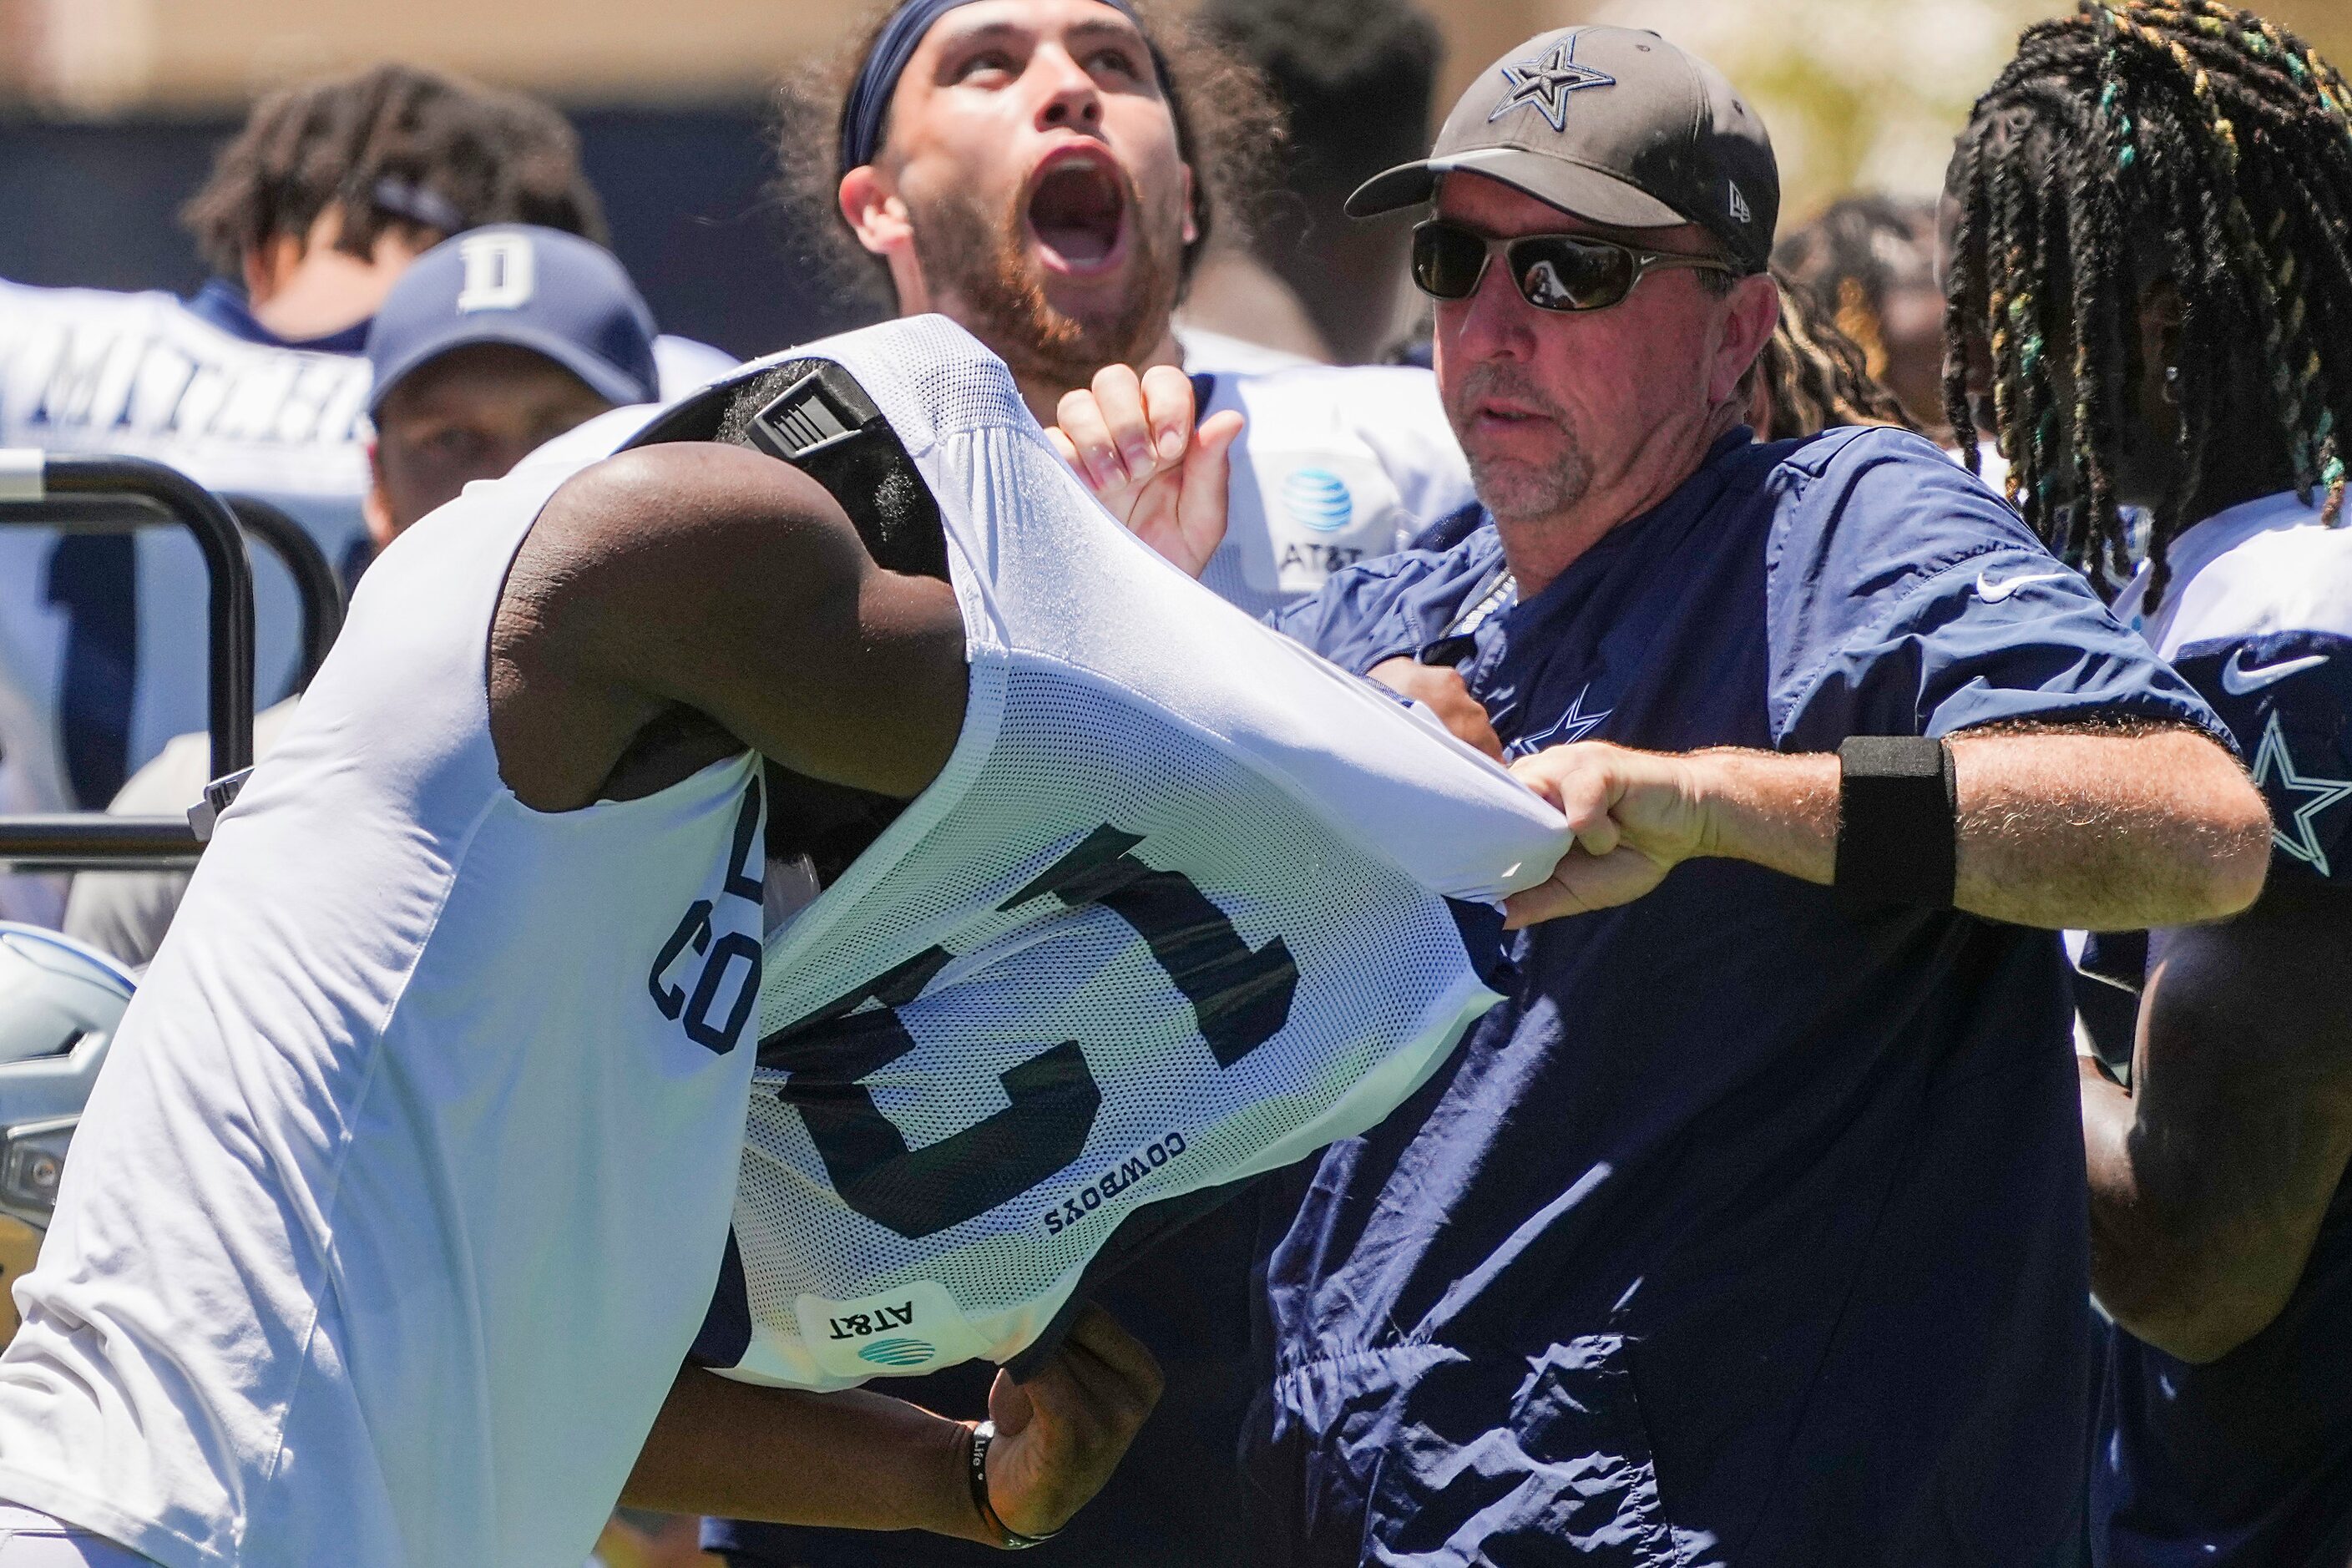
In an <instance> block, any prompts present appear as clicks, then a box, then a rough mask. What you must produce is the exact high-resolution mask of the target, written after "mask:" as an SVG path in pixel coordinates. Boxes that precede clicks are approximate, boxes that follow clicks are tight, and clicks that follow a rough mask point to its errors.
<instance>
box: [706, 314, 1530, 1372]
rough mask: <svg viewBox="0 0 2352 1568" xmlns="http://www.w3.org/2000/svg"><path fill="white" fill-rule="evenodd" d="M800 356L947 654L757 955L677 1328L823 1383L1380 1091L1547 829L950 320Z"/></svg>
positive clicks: (1475, 1000)
mask: <svg viewBox="0 0 2352 1568" xmlns="http://www.w3.org/2000/svg"><path fill="white" fill-rule="evenodd" d="M803 356H818V357H823V358H827V359H831V360H833V361H835V362H836V363H839V364H840V365H841V366H843V367H844V368H845V369H846V370H847V371H849V373H850V374H851V375H852V376H853V377H854V378H855V380H856V383H857V384H858V385H860V386H861V387H862V388H863V389H864V392H865V394H866V396H868V397H870V398H871V399H872V400H873V403H874V404H875V405H876V406H877V407H878V408H879V409H880V410H881V412H882V415H883V416H884V417H885V418H886V419H887V421H888V423H889V425H890V426H892V428H893V429H895V431H896V433H897V435H898V437H899V439H900V440H901V441H902V442H903V443H904V446H905V447H906V449H907V452H908V455H909V457H910V458H911V459H912V461H913V464H914V466H915V468H917V469H918V470H919V473H920V476H921V479H922V482H923V483H924V484H925V485H926V486H927V487H928V489H929V491H930V493H931V495H932V496H933V498H934V499H935V500H937V502H938V505H939V510H940V514H941V517H942V519H943V522H944V527H945V531H946V535H947V547H948V548H947V556H948V562H949V566H950V574H951V577H952V579H953V582H954V584H955V588H956V592H957V595H958V598H959V601H960V603H961V607H962V613H963V616H964V622H965V626H966V631H967V647H968V657H969V660H970V666H971V694H970V698H969V700H968V702H967V706H966V710H965V719H964V725H963V730H962V733H961V739H960V741H959V742H958V744H957V747H956V749H955V751H954V752H953V754H952V756H951V757H950V761H949V762H948V763H947V766H946V768H945V770H944V771H943V772H942V773H941V774H940V777H939V778H938V780H937V781H936V782H934V783H933V784H932V785H931V786H930V788H929V790H928V791H926V792H925V793H924V794H923V795H921V796H920V797H919V798H918V799H917V800H916V801H915V802H914V803H913V804H912V805H910V806H909V807H908V809H907V811H906V812H905V814H904V815H903V816H900V817H898V820H897V821H896V822H895V823H893V824H892V825H891V826H890V827H889V828H888V829H887V831H886V832H885V833H884V834H883V835H882V836H881V837H880V838H879V839H877V841H876V842H875V843H874V844H873V845H872V846H871V847H869V848H867V849H866V852H865V853H864V854H863V855H861V856H860V857H859V858H857V859H856V861H855V862H854V863H853V864H852V865H851V866H850V867H849V868H847V869H846V870H845V872H844V873H843V874H842V876H841V877H840V878H839V879H836V880H835V883H834V885H833V886H832V887H830V888H829V889H826V890H825V891H824V894H823V896H821V897H820V898H819V899H818V900H816V901H815V902H814V904H813V905H811V906H810V907H808V908H807V909H806V910H803V912H801V913H800V914H799V915H798V916H797V918H796V919H795V920H794V921H793V923H792V924H790V925H789V926H788V927H786V928H785V929H784V930H783V931H781V932H779V933H777V934H776V935H775V936H774V937H773V938H772V940H771V942H770V944H769V947H768V956H767V962H766V965H765V974H766V980H765V982H764V983H763V988H762V991H761V999H760V1006H759V1019H760V1035H761V1048H760V1066H759V1069H758V1071H757V1073H756V1074H755V1076H754V1080H753V1088H752V1094H751V1115H750V1121H749V1123H748V1126H747V1131H746V1133H745V1143H744V1152H743V1171H742V1188H741V1192H740V1195H739V1197H738V1199H737V1203H736V1210H735V1241H736V1243H737V1247H736V1248H735V1249H734V1253H733V1256H731V1257H730V1267H729V1269H728V1271H727V1275H726V1277H725V1279H724V1280H723V1282H722V1286H721V1293H720V1299H719V1303H718V1304H717V1306H716V1307H715V1308H714V1310H713V1314H712V1320H711V1322H710V1324H709V1325H708V1326H707V1327H706V1330H705V1333H704V1336H703V1339H702V1342H700V1343H699V1344H698V1349H697V1353H698V1356H700V1357H702V1358H703V1359H704V1360H705V1361H706V1362H707V1363H711V1364H716V1365H720V1366H724V1367H727V1368H730V1369H731V1371H732V1373H734V1374H735V1375H739V1376H742V1377H746V1378H750V1379H753V1380H757V1381H765V1382H773V1383H782V1384H794V1385H798V1386H802V1387H809V1388H837V1387H842V1386H845V1385H847V1384H856V1383H858V1382H862V1381H864V1380H865V1379H867V1378H870V1377H874V1376H877V1375H911V1374H914V1373H922V1372H929V1371H932V1370H935V1369H937V1368H939V1367H940V1366H944V1365H948V1364H950V1363H956V1362H961V1361H965V1360H968V1359H971V1358H974V1357H986V1358H988V1359H991V1360H994V1361H999V1362H1003V1361H1007V1360H1011V1359H1013V1357H1015V1356H1016V1355H1018V1354H1019V1353H1020V1352H1023V1351H1024V1349H1027V1348H1028V1347H1030V1346H1031V1345H1033V1344H1034V1343H1035V1342H1038V1341H1039V1339H1040V1337H1041V1335H1045V1334H1046V1333H1047V1331H1049V1330H1050V1329H1051V1328H1052V1327H1053V1326H1054V1324H1055V1321H1056V1320H1057V1318H1058V1317H1059V1315H1060V1314H1061V1313H1062V1311H1063V1309H1064V1307H1065V1305H1066V1303H1068V1302H1069V1301H1070V1300H1071V1299H1072V1296H1073V1293H1074V1291H1075V1290H1076V1288H1077V1287H1078V1286H1079V1284H1080V1283H1081V1281H1082V1277H1083V1276H1084V1274H1085V1273H1086V1271H1087V1267H1088V1264H1089V1262H1090V1261H1091V1260H1092V1259H1094V1258H1096V1256H1097V1253H1098V1252H1099V1251H1101V1249H1103V1248H1104V1247H1105V1246H1106V1244H1107V1243H1108V1242H1110V1241H1111V1238H1112V1237H1113V1235H1114V1233H1115V1232H1118V1231H1119V1229H1120V1227H1121V1226H1122V1223H1123V1222H1126V1221H1128V1220H1129V1219H1130V1217H1139V1218H1140V1219H1141V1220H1142V1221H1144V1222H1147V1223H1148V1222H1150V1221H1151V1220H1153V1219H1155V1218H1159V1217H1164V1215H1165V1213H1166V1211H1164V1210H1163V1211H1160V1214H1159V1215H1154V1214H1151V1213H1150V1212H1146V1213H1144V1214H1142V1215H1139V1211H1149V1210H1150V1205H1161V1204H1171V1203H1181V1202H1182V1201H1183V1200H1187V1199H1197V1197H1198V1196H1199V1195H1200V1194H1204V1193H1206V1192H1207V1191H1208V1190H1209V1189H1212V1188H1214V1187H1217V1186H1220V1185H1223V1184H1230V1183H1233V1182H1235V1181H1237V1180H1239V1179H1242V1178H1244V1177H1247V1176H1250V1175H1253V1174H1255V1173H1261V1172H1265V1171H1267V1170H1271V1169H1273V1168H1275V1167H1276V1166H1278V1165H1282V1164H1286V1163H1290V1162H1292V1161H1294V1160H1297V1159H1298V1158H1300V1157H1302V1156H1304V1155H1306V1154H1307V1153H1308V1152H1311V1151H1312V1150H1314V1149H1316V1148H1318V1147H1319V1146H1320V1145H1322V1144H1323V1143H1326V1142H1329V1141H1330V1140H1332V1139H1334V1138H1339V1137H1344V1136H1347V1135H1349V1134H1352V1133H1354V1132H1357V1131H1361V1130H1362V1129H1364V1128H1366V1127H1368V1126H1370V1124H1371V1123H1373V1122H1374V1121H1378V1120H1379V1119H1380V1118H1381V1117H1382V1116H1384V1115H1385V1114H1387V1112H1388V1111H1389V1110H1391V1109H1393V1108H1394V1107H1395V1106H1396V1105H1397V1104H1398V1102H1399V1101H1401V1100H1403V1099H1404V1098H1405V1096H1406V1095H1408V1094H1410V1093H1411V1092H1412V1089H1414V1088H1415V1087H1416V1086H1417V1085H1419V1084H1420V1083H1421V1082H1422V1081H1423V1079H1425V1078H1426V1077H1427V1076H1428V1074H1429V1073H1431V1072H1432V1071H1433V1070H1434V1068H1436V1067H1437V1065H1438V1064H1439V1063H1440V1062H1441V1061H1442V1060H1443V1058H1444V1055H1445V1054H1446V1052H1447V1051H1449V1050H1450V1049H1451V1048H1452V1047H1453V1045H1454V1042H1455V1041H1456V1040H1457V1039H1458V1038H1459V1037H1460V1035H1461V1032H1462V1031H1463V1029H1464V1028H1465V1027H1466V1026H1468V1024H1469V1023H1470V1022H1471V1021H1472V1020H1473V1019H1475V1017H1476V1016H1478V1015H1479V1014H1481V1013H1483V1012H1484V1011H1485V1010H1486V1008H1487V1007H1488V1006H1489V1005H1492V1004H1493V1003H1494V1002H1495V1001H1496V993H1495V992H1494V991H1492V990H1490V989H1488V987H1487V985H1486V982H1485V980H1484V979H1483V978H1482V973H1481V972H1482V969H1489V970H1490V964H1489V961H1491V960H1493V959H1494V958H1496V957H1497V956H1498V955H1499V952H1500V949H1499V945H1498V938H1499V934H1500V915H1499V912H1498V911H1497V910H1496V909H1495V908H1493V903H1494V901H1496V900H1500V899H1501V898H1502V897H1503V896H1504V894H1505V893H1506V892H1507V891H1510V890H1514V889H1517V888H1519V887H1523V886H1527V885H1529V884H1532V883H1534V882H1537V881H1540V880H1542V879H1544V878H1545V877H1546V876H1548V875H1549V872H1550V869H1551V867H1552V863H1553V862H1554V861H1555V860H1556V859H1558V858H1559V854H1560V853H1561V851H1562V850H1563V849H1564V848H1565V847H1566V845H1567V842H1568V838H1567V834H1566V830H1565V827H1564V825H1563V824H1562V822H1561V819H1560V818H1559V816H1558V815H1557V814H1555V813H1554V812H1553V811H1551V809H1550V808H1549V806H1547V805H1544V804H1543V803H1542V802H1540V801H1539V800H1538V798H1537V797H1536V796H1535V795H1532V794H1530V793H1529V792H1528V791H1527V790H1526V789H1525V788H1523V787H1522V786H1521V785H1519V784H1517V783H1516V782H1515V781H1514V780H1513V779H1512V778H1511V777H1510V776H1509V775H1508V774H1507V773H1504V772H1503V771H1502V770H1501V769H1500V768H1498V767H1496V766H1495V765H1493V764H1492V763H1488V762H1487V761H1486V759H1485V758H1483V757H1481V756H1479V755H1478V754H1477V753H1476V752H1473V751H1471V750H1470V749H1469V748H1467V747H1465V746H1463V745H1462V744H1460V743H1459V742H1455V741H1454V739H1453V738H1452V737H1451V736H1449V735H1446V734H1445V733H1444V731H1442V730H1440V729H1438V728H1437V727H1436V726H1435V725H1433V724H1430V723H1427V722H1424V721H1423V720H1422V719H1421V718H1420V717H1419V716H1417V715H1416V714H1414V713H1413V712H1412V711H1410V710H1407V709H1405V708H1404V707H1402V706H1401V705H1400V704H1398V703H1397V702H1396V701H1394V700H1391V698H1389V697H1388V696H1387V695H1386V694H1384V693H1382V692H1381V691H1380V690H1378V689H1376V688H1373V687H1371V686H1370V685H1369V684H1367V683H1364V682H1361V681H1359V680H1356V679H1352V678H1350V677H1349V676H1347V675H1345V674H1343V673H1341V672H1340V671H1339V670H1338V669H1337V668H1334V667H1332V666H1330V665H1328V664H1327V663H1325V662H1323V661H1322V660H1320V659H1318V658H1315V657H1314V656H1313V655H1312V654H1310V653H1308V652H1307V651H1306V650H1305V649H1303V648H1301V647H1298V646H1297V644H1295V643H1292V642H1290V641H1288V640H1287V639H1286V638H1284V637H1280V636H1278V635H1277V634H1276V633H1274V632H1273V631H1270V630H1268V629H1267V628H1265V626H1260V625H1258V624H1257V623H1256V622H1255V620H1253V619H1252V618H1251V617H1249V616H1246V615H1244V614H1243V613H1241V612H1240V611H1238V610H1236V609H1235V608H1234V607H1233V606H1231V605H1226V604H1222V603H1219V602H1218V600H1217V599H1216V598H1215V597H1213V595H1210V594H1208V593H1206V592H1204V591H1202V588H1201V587H1200V586H1199V585H1198V584H1194V583H1192V582H1190V581H1188V580H1187V579H1186V578H1185V577H1184V576H1183V575H1182V574H1181V573H1179V572H1177V571H1176V570H1174V569H1173V568H1172V567H1171V566H1169V565H1168V564H1167V563H1164V562H1162V561H1161V560H1160V559H1159V558H1158V557H1157V556H1156V555H1153V554H1152V553H1151V552H1150V551H1149V550H1147V549H1145V548H1144V547H1143V546H1142V545H1141V544H1140V543H1139V542H1137V541H1136V540H1135V539H1134V538H1133V537H1132V536H1131V535H1129V533H1127V532H1126V531H1125V530H1123V529H1121V528H1120V527H1118V524H1117V523H1116V522H1115V521H1112V520H1111V519H1110V518H1109V517H1108V515H1107V514H1105V513H1104V512H1103V511H1102V510H1101V509H1100V508H1099V507H1098V506H1097V505H1096V503H1095V502H1094V500H1092V498H1091V497H1089V496H1088V495H1087V493H1086V492H1085V490H1084V489H1082V488H1081V487H1080V485H1079V484H1078V482H1077V481H1076V479H1075V478H1073V476H1072V475H1071V474H1070V473H1069V472H1068V470H1066V468H1063V466H1062V465H1061V463H1060V462H1059V461H1058V460H1056V458H1055V456H1054V454H1053V451H1052V449H1051V448H1050V447H1048V446H1047V445H1046V444H1045V440H1044V438H1043V435H1042V432H1041V431H1040V430H1039V429H1038V427H1037V426H1036V424H1035V422H1034V420H1032V419H1031V418H1030V416H1029V415H1028V413H1027V411H1026V410H1025V409H1024V406H1023V405H1022V403H1021V400H1020V397H1019V395H1018V393H1017V391H1016V389H1015V388H1014V385H1013V381H1012V378H1011V377H1010V375H1009V374H1007V373H1006V372H1005V370H1004V368H1003V365H1002V364H1001V363H998V362H997V361H996V360H995V359H994V358H993V357H992V356H991V355H989V354H988V353H987V352H986V351H985V350H984V349H982V347H981V346H980V345H979V344H978V343H977V342H974V341H973V340H972V339H971V337H970V336H968V335H967V334H965V333H964V332H963V331H961V329H959V328H956V327H953V326H951V325H950V324H948V323H947V322H945V321H942V320H940V319H939V318H936V317H927V318H919V319H915V320H911V321H900V322H895V323H892V324H890V325H888V326H884V327H877V328H874V329H871V330H869V331H864V332H858V333H853V334H851V335H849V336H847V337H844V338H840V339H836V340H833V341H831V342H822V343H818V344H816V345H814V346H813V347H810V348H807V349H803V350H799V351H795V353H794V354H793V358H795V359H798V358H801V357H803ZM821 423H822V422H820V424H821ZM1123 1239H1124V1240H1125V1241H1127V1242H1129V1243H1131V1242H1132V1241H1133V1239H1134V1237H1133V1236H1132V1235H1131V1234H1130V1235H1129V1237H1125V1238H1123Z"/></svg>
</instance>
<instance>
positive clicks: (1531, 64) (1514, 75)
mask: <svg viewBox="0 0 2352 1568" xmlns="http://www.w3.org/2000/svg"><path fill="white" fill-rule="evenodd" d="M1503 79H1504V80H1505V81H1507V82H1509V83H1510V84H1511V89H1510V90H1509V91H1508V92H1507V93H1505V94H1503V101H1502V102H1500V103H1498V104H1496V106H1495V112H1494V113H1492V114H1490V115H1488V116H1486V123H1487V124H1489V125H1492V124H1493V123H1494V122H1495V121H1497V120H1500V119H1502V118H1503V116H1505V115H1506V114H1508V113H1510V112H1511V110H1515V109H1532V110H1535V111H1536V112H1537V113H1538V114H1540V115H1542V116H1543V117H1544V118H1545V119H1546V120H1548V121H1550V122H1551V128H1552V129H1553V130H1554V131H1565V130H1567V129H1568V95H1569V94H1570V93H1571V92H1574V91H1576V90H1578V89H1580V88H1587V87H1615V86H1616V85H1617V79H1616V78H1615V77H1613V76H1611V75H1609V74H1608V73H1607V72H1605V71H1597V70H1594V69H1592V68H1591V67H1590V66H1580V65H1578V64H1577V63H1576V36H1575V35H1574V34H1572V33H1571V34H1570V35H1569V36H1568V37H1566V38H1563V39H1561V40H1560V41H1559V43H1556V44H1554V45H1553V46H1552V47H1550V48H1549V49H1546V50H1545V51H1544V52H1543V53H1542V54H1540V55H1538V56H1536V57H1534V58H1531V59H1524V60H1519V61H1517V62H1515V63H1513V64H1510V65H1506V66H1505V67H1503Z"/></svg>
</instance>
